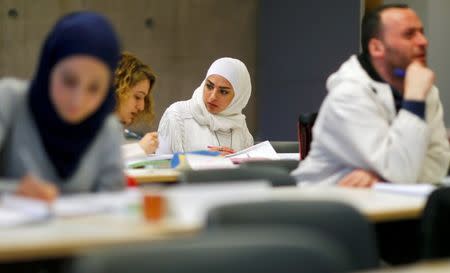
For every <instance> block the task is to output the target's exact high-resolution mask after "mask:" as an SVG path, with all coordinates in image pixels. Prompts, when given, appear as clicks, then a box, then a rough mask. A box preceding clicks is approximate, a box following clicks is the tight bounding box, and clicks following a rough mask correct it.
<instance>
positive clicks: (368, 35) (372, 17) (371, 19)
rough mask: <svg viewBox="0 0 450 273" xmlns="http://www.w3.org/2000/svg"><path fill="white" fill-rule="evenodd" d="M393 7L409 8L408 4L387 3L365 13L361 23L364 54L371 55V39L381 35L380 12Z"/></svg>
mask: <svg viewBox="0 0 450 273" xmlns="http://www.w3.org/2000/svg"><path fill="white" fill-rule="evenodd" d="M392 8H399V9H408V8H409V6H408V5H406V4H387V5H381V6H378V7H377V8H375V9H374V10H372V11H370V12H367V13H366V14H364V18H363V20H362V24H361V47H362V51H363V53H364V54H367V55H369V41H370V39H372V38H374V37H377V38H378V37H380V36H379V35H380V32H381V16H380V14H381V13H382V12H383V11H385V10H387V9H392Z"/></svg>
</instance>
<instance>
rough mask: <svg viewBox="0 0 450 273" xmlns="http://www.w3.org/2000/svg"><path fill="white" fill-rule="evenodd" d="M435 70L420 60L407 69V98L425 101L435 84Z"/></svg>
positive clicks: (405, 95)
mask: <svg viewBox="0 0 450 273" xmlns="http://www.w3.org/2000/svg"><path fill="white" fill-rule="evenodd" d="M434 80H435V76H434V72H433V71H432V70H431V69H429V68H428V67H426V66H425V65H424V64H422V63H421V62H419V61H415V62H412V63H411V64H410V65H409V66H408V67H407V69H406V76H405V91H404V99H405V100H414V101H424V100H425V99H426V98H427V95H428V93H429V92H430V90H431V87H432V86H433V84H434Z"/></svg>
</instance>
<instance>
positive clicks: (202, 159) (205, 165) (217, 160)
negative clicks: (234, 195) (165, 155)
mask: <svg viewBox="0 0 450 273" xmlns="http://www.w3.org/2000/svg"><path fill="white" fill-rule="evenodd" d="M185 159H186V162H187V163H188V164H189V167H190V168H191V169H193V170H209V169H230V168H236V167H237V166H236V165H234V164H233V162H232V161H231V159H229V158H226V157H222V156H208V155H198V154H189V153H187V154H185Z"/></svg>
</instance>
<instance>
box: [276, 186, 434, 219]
mask: <svg viewBox="0 0 450 273" xmlns="http://www.w3.org/2000/svg"><path fill="white" fill-rule="evenodd" d="M271 196H272V198H273V199H276V200H333V201H342V202H344V203H347V204H350V205H352V206H354V207H355V208H357V209H358V210H359V211H360V212H361V213H362V214H364V215H366V216H367V218H369V220H370V221H372V222H386V221H396V220H407V219H415V218H419V217H420V216H421V214H422V211H423V209H424V207H425V203H426V198H425V197H417V196H408V195H401V194H392V193H385V192H380V191H375V190H372V189H351V188H342V187H330V186H328V187H326V186H314V187H301V188H287V187H286V188H274V189H273V192H272V194H271Z"/></svg>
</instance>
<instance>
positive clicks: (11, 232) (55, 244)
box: [0, 215, 199, 262]
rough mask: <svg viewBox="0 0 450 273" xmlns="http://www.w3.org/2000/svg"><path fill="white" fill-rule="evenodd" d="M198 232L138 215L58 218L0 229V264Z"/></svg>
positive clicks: (72, 253)
mask: <svg viewBox="0 0 450 273" xmlns="http://www.w3.org/2000/svg"><path fill="white" fill-rule="evenodd" d="M198 229H199V227H195V226H182V225H179V224H176V223H160V224H151V223H149V222H147V221H146V220H145V219H143V218H141V217H138V216H136V215H135V216H126V215H96V216H86V217H77V218H72V219H56V220H50V221H47V222H42V223H39V224H33V225H29V226H20V227H14V228H11V229H0V238H1V239H0V242H1V243H0V262H2V261H7V262H11V261H21V260H29V259H36V258H47V257H63V256H70V255H74V254H76V253H78V252H79V251H82V250H86V249H92V248H97V247H105V246H109V245H118V244H128V243H132V242H138V241H151V240H161V239H167V238H174V237H177V236H188V235H192V234H195V233H197V232H198Z"/></svg>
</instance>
